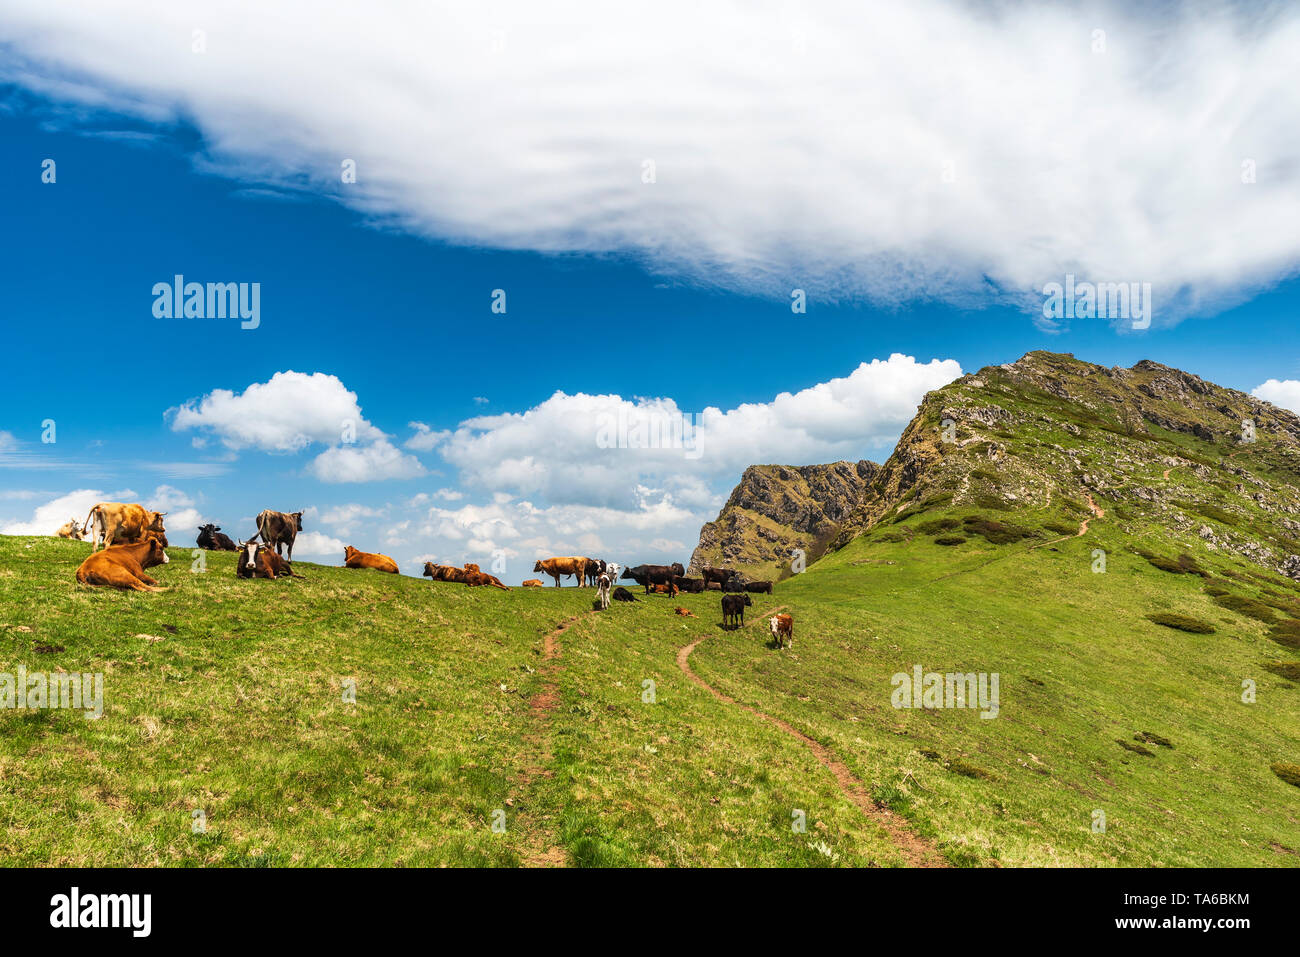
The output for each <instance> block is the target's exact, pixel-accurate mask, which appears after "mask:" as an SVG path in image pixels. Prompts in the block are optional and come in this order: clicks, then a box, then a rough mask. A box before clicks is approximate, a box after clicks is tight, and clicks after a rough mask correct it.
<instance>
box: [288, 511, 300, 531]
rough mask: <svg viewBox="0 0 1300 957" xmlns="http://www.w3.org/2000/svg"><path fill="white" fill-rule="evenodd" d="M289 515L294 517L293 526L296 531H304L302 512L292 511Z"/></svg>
mask: <svg viewBox="0 0 1300 957" xmlns="http://www.w3.org/2000/svg"><path fill="white" fill-rule="evenodd" d="M289 517H290V518H291V519H293V528H294V531H297V532H301V531H302V512H291V513H290V514H289Z"/></svg>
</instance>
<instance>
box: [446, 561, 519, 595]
mask: <svg viewBox="0 0 1300 957" xmlns="http://www.w3.org/2000/svg"><path fill="white" fill-rule="evenodd" d="M424 577H425V578H432V579H433V580H434V581H436V582H454V583H456V584H458V585H469V586H470V587H471V588H478V587H481V586H483V585H491V586H492V587H493V588H500V589H501V590H502V591H509V590H510V589H509V588H507V587H506V586H505V585H503V584H501V579H499V578H497V577H496V576H495V575H489V574H487V573H485V572H481V571H479V570H478V566H477V565H474V564H472V563H467V564H466V565H465V567H464V568H456V567H455V566H454V565H435V564H434V563H433V562H425V563H424ZM524 584H525V585H527V584H528V582H524ZM541 584H542V583H541V582H537V584H536V585H535V586H533V587H541Z"/></svg>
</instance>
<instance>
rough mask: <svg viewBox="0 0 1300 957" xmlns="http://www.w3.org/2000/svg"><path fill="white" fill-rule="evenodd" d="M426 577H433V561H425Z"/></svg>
mask: <svg viewBox="0 0 1300 957" xmlns="http://www.w3.org/2000/svg"><path fill="white" fill-rule="evenodd" d="M424 577H425V578H432V577H433V562H425V563H424Z"/></svg>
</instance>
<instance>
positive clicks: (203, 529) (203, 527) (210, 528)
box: [199, 525, 221, 535]
mask: <svg viewBox="0 0 1300 957" xmlns="http://www.w3.org/2000/svg"><path fill="white" fill-rule="evenodd" d="M199 531H200V532H207V533H208V534H209V535H211V534H212V533H213V532H219V531H221V526H220V525H200V526H199Z"/></svg>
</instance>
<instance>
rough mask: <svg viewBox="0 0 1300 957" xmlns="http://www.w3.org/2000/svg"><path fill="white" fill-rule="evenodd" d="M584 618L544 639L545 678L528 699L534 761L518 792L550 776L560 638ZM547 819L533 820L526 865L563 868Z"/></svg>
mask: <svg viewBox="0 0 1300 957" xmlns="http://www.w3.org/2000/svg"><path fill="white" fill-rule="evenodd" d="M582 618H583V616H582V615H574V616H573V617H572V618H569V619H566V620H565V621H563V622H561V623H560V624H559V625H557V626H556V627H555V628H554V629H553V630H551V631H550V632H548V633H547V634H546V637H544V638H543V639H542V666H541V667H540V668H539V669H538V673H539V674H541V675H542V676H543V678H544V679H545V680H544V681H543V683H542V688H541V690H540V691H538V692H537V694H535V695H533V696H532V698H530V699H529V701H528V709H529V712H530V714H529V717H530V718H531V723H532V730H530V731H529V732H528V733H527V734H526V735H524V740H525V741H527V742H528V743H529V744H530V745H532V746H533V747H532V748H531V753H532V754H533V755H534V756H535V757H534V761H533V763H532V764H530V765H528V766H527V767H525V768H524V770H523V773H522V774H521V775H520V777H519V780H518V781H516V782H515V784H516V787H515V790H516V791H517V792H518V793H527V792H528V790H529V788H530V787H531V785H532V782H533V781H535V780H536V779H537V778H539V777H550V776H551V771H550V770H549V769H548V768H547V765H549V764H550V763H551V758H552V754H551V746H550V738H551V712H553V711H554V710H555V706H556V705H557V704H559V701H560V694H559V680H558V677H557V675H558V673H559V672H560V670H561V669H562V668H563V667H564V666H563V665H562V664H560V662H559V658H560V651H561V649H560V638H561V637H562V636H563V635H564V633H565V632H566V631H568V630H569V629H570V628H572V627H573V626H574V625H576V624H577V623H578V622H579V621H581V620H582ZM545 821H546V818H543V819H542V820H539V821H534V822H533V824H534V829H533V831H532V833H531V834H530V835H529V837H528V840H527V842H526V847H525V849H524V866H525V867H563V866H564V865H565V863H566V861H567V857H566V855H565V853H564V848H562V847H560V846H559V845H558V844H556V843H554V840H553V839H554V836H555V835H554V830H553V828H551V827H549V826H548V825H547V824H546V823H544V822H545Z"/></svg>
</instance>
